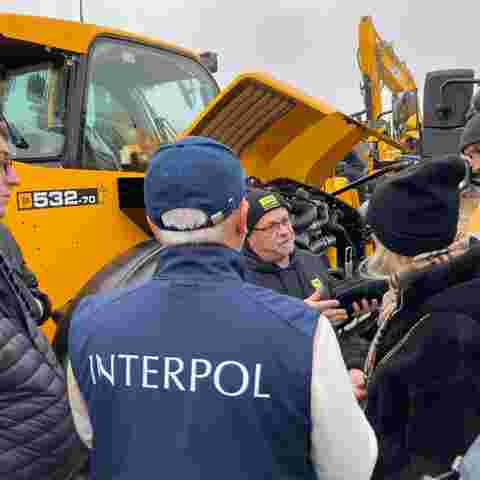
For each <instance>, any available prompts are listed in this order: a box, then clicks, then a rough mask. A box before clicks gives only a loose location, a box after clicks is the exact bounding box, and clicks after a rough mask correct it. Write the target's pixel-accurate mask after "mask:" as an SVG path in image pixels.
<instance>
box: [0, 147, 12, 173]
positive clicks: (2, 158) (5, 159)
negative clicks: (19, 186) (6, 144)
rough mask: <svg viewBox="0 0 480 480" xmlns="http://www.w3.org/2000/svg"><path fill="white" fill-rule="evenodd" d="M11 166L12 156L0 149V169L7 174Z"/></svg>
mask: <svg viewBox="0 0 480 480" xmlns="http://www.w3.org/2000/svg"><path fill="white" fill-rule="evenodd" d="M12 166H13V163H12V156H11V155H10V153H9V152H2V151H0V171H2V172H3V173H4V174H5V175H7V174H8V172H9V171H10V170H11V168H12Z"/></svg>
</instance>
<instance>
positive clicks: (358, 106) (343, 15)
mask: <svg viewBox="0 0 480 480" xmlns="http://www.w3.org/2000/svg"><path fill="white" fill-rule="evenodd" d="M83 2H84V15H85V19H86V21H88V22H91V23H97V24H101V25H108V26H111V27H116V28H123V29H126V30H129V31H132V32H135V33H142V34H146V35H155V36H157V37H159V38H161V39H163V40H165V41H169V42H173V43H176V44H178V45H181V46H183V47H187V48H191V49H194V50H197V51H203V50H214V51H216V52H218V53H219V55H220V71H219V73H218V74H217V75H216V78H217V80H218V82H219V83H220V84H221V85H225V84H227V83H228V82H229V81H230V80H231V79H233V78H234V77H235V76H236V75H237V74H238V73H240V72H244V71H252V70H261V71H266V72H269V73H270V74H271V75H273V76H274V77H276V78H277V79H279V80H283V81H285V82H288V83H290V84H292V85H294V86H296V87H299V88H300V89H302V90H303V91H305V92H306V93H308V94H310V95H314V96H317V97H322V98H324V99H326V100H327V101H328V102H329V103H331V104H332V105H333V106H335V107H336V108H337V109H339V110H341V111H343V112H345V113H353V112H355V111H358V110H362V108H363V104H362V97H361V95H360V89H359V84H360V73H359V70H358V68H357V65H356V55H355V52H356V48H357V44H358V40H357V27H358V23H359V21H360V18H361V17H362V16H363V15H371V16H372V17H373V20H374V24H375V25H376V28H377V30H378V31H379V33H380V35H381V36H382V37H383V38H384V39H385V40H387V41H391V42H393V43H394V48H395V51H396V53H397V54H398V56H399V57H400V58H401V59H402V60H404V61H406V62H407V65H408V66H409V68H410V70H411V71H412V72H413V74H414V76H415V78H416V81H417V85H418V87H419V89H420V90H422V89H423V82H424V79H425V74H426V73H427V72H428V71H429V70H433V69H442V68H453V67H458V68H476V67H477V62H478V61H479V60H480V55H479V49H480V48H479V47H478V42H476V41H475V38H476V36H477V35H478V18H479V16H478V13H479V11H480V7H479V6H478V5H477V4H476V2H467V1H466V0H457V1H456V2H436V1H434V0H424V1H423V2H422V1H417V0H401V1H395V2H393V1H390V0H368V1H362V0H293V1H292V0H291V1H282V0H240V1H233V0H223V1H220V0H190V1H188V0H160V1H159V0H128V1H127V0H117V1H113V0H83ZM79 3H80V0H1V6H0V10H1V11H6V12H18V13H25V14H33V15H44V16H50V17H58V18H65V19H75V20H78V18H79Z"/></svg>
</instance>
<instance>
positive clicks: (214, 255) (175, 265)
mask: <svg viewBox="0 0 480 480" xmlns="http://www.w3.org/2000/svg"><path fill="white" fill-rule="evenodd" d="M160 276H161V277H164V276H168V278H174V277H181V278H185V277H186V276H188V277H190V278H197V279H198V278H210V279H212V278H223V279H232V280H244V278H245V270H244V268H243V264H242V257H241V254H240V253H239V252H237V251H236V250H234V249H233V248H229V247H227V246H225V245H220V244H196V245H192V244H186V245H175V246H168V247H164V248H162V249H161V250H160V252H159V253H158V267H157V271H156V272H155V277H160Z"/></svg>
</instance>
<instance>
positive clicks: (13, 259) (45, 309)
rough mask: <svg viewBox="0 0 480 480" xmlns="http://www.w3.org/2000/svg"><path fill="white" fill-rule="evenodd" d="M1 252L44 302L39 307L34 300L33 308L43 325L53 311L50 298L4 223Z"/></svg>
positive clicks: (24, 281) (18, 275)
mask: <svg viewBox="0 0 480 480" xmlns="http://www.w3.org/2000/svg"><path fill="white" fill-rule="evenodd" d="M0 252H2V253H3V254H4V255H5V256H6V257H7V259H8V260H9V263H10V265H11V266H12V267H13V269H14V271H15V273H16V274H17V277H18V278H20V279H21V280H22V281H23V283H24V284H25V285H26V286H27V287H28V289H29V290H30V293H31V294H32V295H33V297H35V298H36V299H37V300H38V301H40V303H41V304H42V308H39V306H38V305H37V304H36V303H35V302H32V307H33V310H35V311H37V312H38V313H37V316H36V318H35V320H36V321H37V323H38V324H39V325H41V324H42V323H43V322H44V321H45V320H47V319H48V318H49V317H50V315H51V313H52V306H51V303H50V300H49V298H48V296H47V295H46V294H45V293H44V292H42V291H41V290H40V288H39V286H38V281H37V278H36V277H35V274H34V273H33V272H32V271H31V270H30V269H29V268H28V265H27V263H26V262H25V259H24V258H23V255H22V252H21V250H20V247H19V246H18V244H17V242H16V240H15V238H14V237H13V235H12V234H11V233H10V230H8V228H7V227H6V226H5V225H4V224H3V223H0ZM29 300H30V299H29Z"/></svg>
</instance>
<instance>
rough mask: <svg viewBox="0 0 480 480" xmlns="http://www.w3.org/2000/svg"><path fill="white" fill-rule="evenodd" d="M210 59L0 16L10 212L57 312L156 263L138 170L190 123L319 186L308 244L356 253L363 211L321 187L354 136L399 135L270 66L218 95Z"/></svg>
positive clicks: (267, 166) (267, 177) (258, 168)
mask: <svg viewBox="0 0 480 480" xmlns="http://www.w3.org/2000/svg"><path fill="white" fill-rule="evenodd" d="M202 60H204V57H201V56H199V55H197V54H195V53H193V52H191V51H189V50H185V49H181V48H178V47H176V46H173V45H169V44H167V43H164V42H162V41H159V40H156V39H152V38H146V37H142V36H138V35H134V34H130V33H126V32H123V31H118V30H112V29H108V28H104V27H99V26H94V25H88V24H81V23H77V22H70V21H62V20H55V19H49V18H42V17H31V16H22V15H11V14H4V15H0V95H1V99H0V105H1V112H2V116H3V119H4V120H6V121H7V122H8V126H9V130H10V133H11V137H12V142H13V143H14V144H15V146H16V152H15V153H16V156H15V160H16V162H17V163H16V168H17V170H18V172H19V175H20V177H21V185H20V187H19V188H17V189H16V191H15V192H14V195H13V198H12V199H11V202H10V205H9V208H8V211H7V215H6V220H5V221H6V223H7V224H8V226H9V227H10V228H11V230H12V232H13V233H14V235H15V237H16V238H17V240H18V242H19V243H20V245H21V246H22V249H23V252H24V255H25V257H26V259H27V261H28V263H29V265H30V266H31V268H32V269H33V270H34V271H35V272H36V274H37V276H38V278H39V281H40V284H41V286H42V288H43V289H45V290H46V291H47V292H48V293H49V294H50V296H51V297H52V300H53V304H54V308H55V309H60V308H61V307H63V306H64V305H66V304H67V303H68V302H69V301H71V300H74V299H78V298H80V297H81V296H82V295H85V294H86V293H89V292H92V291H97V290H99V289H100V290H101V289H102V288H111V287H112V286H120V285H123V284H125V283H128V282H129V281H130V280H131V278H132V272H134V273H135V275H137V274H138V275H140V276H141V274H140V273H138V272H144V273H145V272H151V265H152V262H151V259H152V258H153V257H154V254H155V252H156V249H158V245H157V244H156V243H155V242H153V241H152V240H151V234H150V231H149V229H148V228H147V225H146V222H145V217H144V204H143V175H144V174H143V172H144V171H145V169H146V167H147V165H148V159H149V156H150V155H151V153H152V152H153V151H155V149H156V148H158V146H159V145H161V144H162V143H166V142H172V141H174V140H175V139H176V138H178V137H179V136H182V135H187V134H195V135H208V136H210V137H212V138H215V139H218V140H220V141H222V142H224V143H226V144H227V145H229V146H230V147H231V148H233V149H234V150H235V151H236V152H237V153H238V155H239V156H240V158H241V160H242V162H243V165H244V166H245V168H246V170H247V173H248V174H249V175H251V176H253V177H255V178H256V179H257V180H258V181H260V182H264V183H268V182H270V183H271V182H274V181H275V180H278V179H287V181H288V182H290V183H289V185H290V187H292V185H293V186H294V187H295V189H297V190H298V188H301V187H302V186H303V187H305V189H307V190H308V189H313V190H311V191H310V192H309V195H310V197H311V198H313V197H315V198H314V204H315V205H316V206H315V212H317V211H320V210H321V208H320V206H321V207H322V208H323V210H322V212H323V213H325V217H324V218H323V217H322V218H323V220H325V222H324V223H323V224H322V223H321V222H320V224H319V223H318V222H317V224H316V225H317V227H316V230H315V232H313V231H312V232H310V233H311V235H310V236H309V237H308V235H307V237H308V238H307V239H306V240H305V242H306V247H307V248H310V247H312V245H313V244H315V245H317V247H318V248H320V247H322V246H323V247H325V248H326V247H328V246H331V245H332V244H336V247H337V250H339V251H340V253H339V258H340V260H341V261H342V262H344V261H345V258H346V257H348V258H349V259H351V255H350V254H349V253H348V248H350V247H351V246H354V247H356V250H357V257H360V255H361V247H362V245H363V244H362V242H363V240H364V239H363V235H364V232H363V231H362V225H361V222H360V220H359V218H358V213H356V212H355V210H354V209H352V208H351V207H349V206H348V205H347V204H346V203H344V202H342V201H341V200H340V199H339V198H338V197H335V196H333V195H330V196H329V195H327V194H323V195H324V196H323V197H322V193H321V192H320V189H319V187H320V186H322V185H323V182H324V180H325V179H326V178H328V177H331V176H333V175H334V171H335V164H336V162H337V161H338V160H341V159H342V158H343V157H344V156H345V154H346V153H347V152H349V151H351V149H352V147H353V146H354V145H355V144H357V143H358V142H361V141H364V140H365V139H366V138H368V137H370V136H376V137H379V138H381V139H382V140H384V141H385V142H386V143H389V144H391V145H393V146H395V147H397V148H399V144H398V143H397V142H395V141H393V140H392V139H390V138H389V137H387V136H385V135H382V134H381V133H378V132H376V131H375V130H372V129H369V128H368V127H366V126H365V125H363V124H362V123H361V122H359V121H357V120H355V119H353V118H351V117H349V116H347V115H344V114H342V113H340V112H338V111H336V110H335V109H334V108H333V107H331V106H330V105H328V103H326V102H325V101H322V100H319V99H314V98H312V97H309V96H307V95H305V94H303V93H302V92H300V91H299V90H297V89H295V88H292V87H290V86H288V85H286V84H284V83H281V82H278V81H276V80H274V79H273V78H271V77H269V76H267V75H265V74H258V73H253V74H245V75H242V76H240V77H238V78H237V79H236V80H235V81H233V82H232V83H231V84H230V85H229V86H228V87H227V88H226V89H225V90H224V91H223V92H221V93H220V92H219V88H218V86H217V84H216V82H215V80H214V78H213V77H212V75H211V73H210V72H209V70H208V69H207V68H206V66H205V64H204V61H202ZM292 188H293V187H292ZM319 192H320V193H319ZM315 202H316V203H315ZM329 222H330V223H329ZM327 225H334V226H335V228H336V229H337V230H335V232H334V233H333V234H332V233H331V232H330V233H328V232H327V231H326V230H325V228H326V226H327ZM332 236H333V237H334V238H333V240H332V238H331V237H332ZM322 242H323V243H322ZM323 247H322V248H323ZM312 248H313V247H312ZM344 251H346V252H347V253H346V254H344ZM145 274H146V273H145ZM135 275H133V276H135ZM138 275H137V277H138ZM73 303H75V302H73ZM46 331H47V333H48V335H49V336H50V338H52V337H53V335H54V331H55V325H54V324H53V322H51V321H50V323H49V324H48V325H47V326H46Z"/></svg>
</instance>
